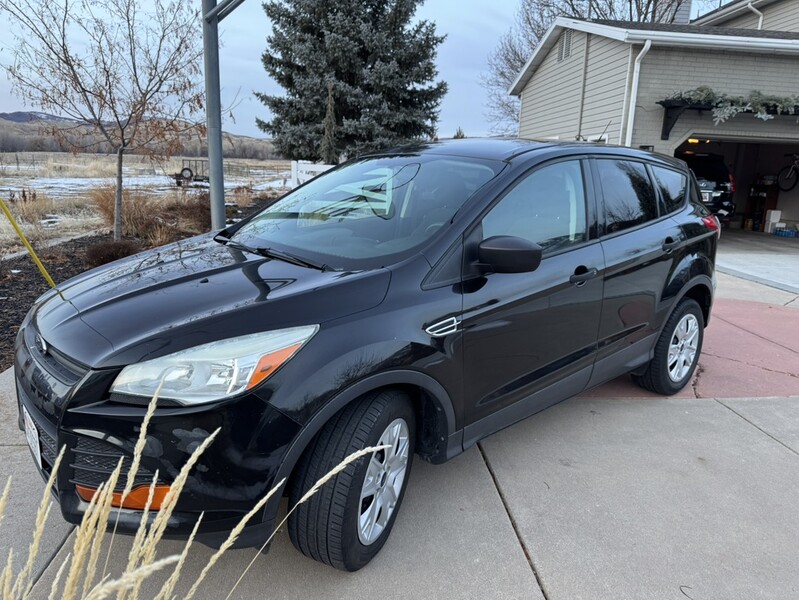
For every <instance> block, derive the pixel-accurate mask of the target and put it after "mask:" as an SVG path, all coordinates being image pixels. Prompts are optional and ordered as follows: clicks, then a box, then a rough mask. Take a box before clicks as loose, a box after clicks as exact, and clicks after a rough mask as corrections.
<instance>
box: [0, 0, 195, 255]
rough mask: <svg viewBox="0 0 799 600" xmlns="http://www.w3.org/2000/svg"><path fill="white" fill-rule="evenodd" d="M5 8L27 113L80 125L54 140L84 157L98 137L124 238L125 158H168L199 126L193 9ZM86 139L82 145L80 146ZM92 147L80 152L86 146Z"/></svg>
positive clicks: (110, 2) (155, 1)
mask: <svg viewBox="0 0 799 600" xmlns="http://www.w3.org/2000/svg"><path fill="white" fill-rule="evenodd" d="M141 4H144V3H142V2H139V1H138V0H105V1H104V2H96V1H92V0H75V1H72V0H52V1H48V0H0V12H5V13H6V14H8V16H9V17H10V18H11V20H12V22H13V23H14V26H15V27H14V30H15V31H16V47H15V50H14V54H13V63H12V64H11V65H6V66H5V68H6V70H7V72H8V74H9V78H10V80H11V82H12V86H13V90H14V91H15V92H16V93H17V94H18V95H19V96H21V97H22V98H23V99H24V100H25V101H26V102H27V103H30V104H32V105H34V106H38V107H40V108H41V109H42V110H45V111H50V112H55V113H58V114H59V115H61V116H65V117H69V118H71V119H74V126H72V127H69V126H64V124H63V123H61V124H58V125H54V126H53V134H54V135H56V136H57V137H58V138H59V139H60V140H63V141H65V142H67V145H68V147H69V148H70V149H71V150H73V151H75V152H78V151H81V150H83V149H86V148H88V147H92V146H96V145H97V137H98V136H97V133H98V132H99V134H100V136H99V137H100V138H102V139H103V140H104V141H105V142H107V143H108V144H109V145H110V146H111V147H113V148H114V151H115V152H116V155H117V174H116V175H117V177H116V180H117V181H116V200H115V208H114V238H115V239H120V238H121V236H122V164H123V158H124V155H125V153H128V152H136V153H145V154H149V155H151V156H161V157H163V156H168V155H169V154H172V153H174V152H175V151H178V150H179V149H180V146H181V137H182V136H184V135H185V134H187V133H188V132H190V131H192V130H198V128H199V129H200V130H201V129H202V125H200V124H199V123H196V122H192V117H193V116H194V115H196V113H198V112H200V111H201V110H202V107H203V92H202V87H201V86H200V83H201V82H202V77H201V74H202V70H201V66H202V44H201V39H202V38H201V36H200V33H199V32H200V27H199V15H198V12H197V10H196V7H195V6H194V5H195V4H196V3H194V2H184V1H182V0H151V1H149V2H147V3H146V5H147V8H146V9H145V8H143V7H142V6H140V5H141ZM80 132H83V133H84V135H82V136H81V135H78V136H76V135H75V134H76V133H80ZM81 139H83V140H86V143H85V144H83V145H82V144H81V142H80V140H81Z"/></svg>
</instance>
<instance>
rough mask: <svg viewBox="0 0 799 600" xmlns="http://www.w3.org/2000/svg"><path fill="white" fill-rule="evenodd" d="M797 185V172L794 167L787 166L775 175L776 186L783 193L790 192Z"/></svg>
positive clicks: (798, 176) (798, 179) (798, 181)
mask: <svg viewBox="0 0 799 600" xmlns="http://www.w3.org/2000/svg"><path fill="white" fill-rule="evenodd" d="M797 183H799V171H798V170H797V169H796V166H795V165H788V166H786V167H783V168H782V169H780V172H779V174H778V175H777V186H778V187H779V188H780V190H782V191H783V192H790V191H791V190H792V189H793V188H795V187H796V184H797Z"/></svg>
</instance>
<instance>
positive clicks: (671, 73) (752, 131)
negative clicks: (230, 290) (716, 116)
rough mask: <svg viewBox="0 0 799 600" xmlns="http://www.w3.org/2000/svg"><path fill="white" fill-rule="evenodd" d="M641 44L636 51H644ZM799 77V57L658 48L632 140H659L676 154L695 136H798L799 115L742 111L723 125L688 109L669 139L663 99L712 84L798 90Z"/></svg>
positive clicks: (643, 85)
mask: <svg viewBox="0 0 799 600" xmlns="http://www.w3.org/2000/svg"><path fill="white" fill-rule="evenodd" d="M638 49H639V47H636V49H635V52H638ZM797 81H799V61H797V60H796V58H794V57H783V56H774V55H768V54H746V53H742V52H709V51H702V52H696V51H692V50H681V49H673V48H669V49H666V48H652V50H651V51H650V52H649V54H648V55H647V56H646V58H645V59H644V61H643V63H642V67H641V80H640V85H639V90H638V101H637V103H636V111H635V126H634V131H633V141H632V145H633V146H634V147H635V146H639V145H654V146H655V149H656V150H657V151H659V152H664V153H666V154H673V152H674V150H675V148H676V147H677V146H679V145H680V143H682V142H683V141H685V140H686V139H687V138H688V137H689V136H694V135H695V136H697V137H705V136H706V137H716V138H721V137H727V138H741V137H745V138H750V139H752V140H753V141H754V140H756V139H761V140H766V141H768V140H777V139H783V140H797V141H799V125H797V119H796V117H795V116H780V117H776V118H774V119H772V120H769V121H761V120H760V119H757V118H756V117H755V116H754V115H751V114H740V115H738V116H737V117H734V118H732V119H729V120H728V121H727V122H725V123H721V124H719V125H718V126H716V125H714V124H713V115H712V114H711V113H710V112H709V111H707V112H702V113H699V112H698V111H694V110H688V111H685V112H684V113H683V114H682V116H681V117H680V118H679V120H678V121H677V124H676V125H675V126H674V129H672V131H671V135H670V136H669V139H668V140H667V141H661V140H660V131H661V125H662V121H663V108H661V107H660V106H659V105H658V104H657V101H658V100H663V99H664V98H666V97H668V96H670V95H672V94H673V93H674V92H676V91H682V90H689V89H693V88H696V87H698V86H700V85H707V86H710V87H711V88H713V89H714V90H716V91H717V92H724V93H727V94H731V95H745V94H748V93H749V92H751V91H752V90H759V91H761V92H763V93H766V94H775V95H792V94H795V93H796V82H797Z"/></svg>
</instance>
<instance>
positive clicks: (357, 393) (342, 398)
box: [262, 369, 463, 539]
mask: <svg viewBox="0 0 799 600" xmlns="http://www.w3.org/2000/svg"><path fill="white" fill-rule="evenodd" d="M391 385H415V386H417V387H420V388H422V389H423V390H425V391H426V392H427V393H428V394H430V396H431V397H432V398H433V402H434V403H435V406H436V410H438V411H441V412H442V413H443V415H444V427H441V428H440V429H441V430H440V431H437V432H436V435H437V437H438V441H439V442H440V443H441V444H442V446H443V447H442V449H441V450H440V452H439V453H438V454H436V455H434V456H432V457H430V458H429V460H430V462H432V463H434V464H439V463H442V462H445V461H446V460H449V459H450V458H452V457H453V456H455V455H457V454H460V453H461V452H462V451H463V430H462V429H461V430H456V421H455V410H454V408H453V405H452V400H451V399H450V397H449V394H448V393H447V391H446V390H445V389H444V387H443V386H442V385H441V384H440V383H439V382H438V381H436V380H435V379H433V378H432V377H430V376H429V375H426V374H424V373H421V372H419V371H411V370H405V369H403V370H394V371H387V372H384V373H377V374H375V375H370V376H369V377H366V378H364V379H361V380H360V381H358V382H357V383H355V384H353V385H351V386H350V387H348V388H346V389H345V390H343V391H341V392H340V393H339V394H337V395H336V396H335V397H334V398H333V399H332V400H331V401H330V402H328V403H327V404H325V405H324V406H323V407H322V408H321V409H320V410H319V411H318V412H317V413H316V414H314V416H313V417H311V419H310V420H309V421H308V422H307V423H306V424H305V426H304V427H303V428H302V429H301V430H300V432H299V433H298V434H297V436H296V437H295V438H294V441H293V442H292V443H291V446H289V449H288V450H287V451H286V455H285V457H284V458H283V462H282V463H281V465H280V467H279V468H278V470H277V473H276V474H275V479H274V482H275V484H277V483H278V482H279V481H280V480H282V479H284V478H285V480H286V482H288V480H289V477H290V476H291V473H292V472H293V471H294V467H295V466H296V464H297V462H298V461H299V460H300V457H301V456H302V453H303V452H304V451H305V449H306V448H307V447H308V444H310V443H311V441H312V440H313V438H314V437H315V436H316V434H317V433H319V431H320V430H321V429H322V427H324V425H325V424H326V423H327V422H328V421H329V420H330V419H331V418H332V417H333V415H335V414H336V413H337V412H338V411H340V410H341V409H343V408H344V407H345V406H347V405H348V404H349V403H350V402H353V401H354V400H357V399H358V398H360V397H361V396H363V395H364V394H367V393H369V392H371V391H373V390H376V389H379V388H382V387H387V386H391ZM284 490H285V484H284V485H283V487H282V488H281V490H280V493H276V494H275V495H274V496H273V497H272V498H271V499H270V501H269V502H267V504H266V506H265V507H264V512H263V519H262V523H263V524H264V525H265V529H266V530H268V532H269V533H271V531H272V529H273V527H274V522H275V519H276V517H277V511H278V508H279V506H280V497H281V496H282V493H283V492H284ZM262 531H263V529H262ZM269 533H267V535H269ZM262 539H266V538H265V537H264V538H262Z"/></svg>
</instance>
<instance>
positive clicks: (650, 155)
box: [372, 137, 685, 169]
mask: <svg viewBox="0 0 799 600" xmlns="http://www.w3.org/2000/svg"><path fill="white" fill-rule="evenodd" d="M558 148H560V149H563V150H567V149H569V150H579V151H583V152H586V153H587V154H615V155H619V154H622V155H624V156H629V157H630V158H642V159H645V160H649V161H654V162H661V163H666V164H669V165H671V166H672V167H677V168H680V169H684V168H685V163H684V162H683V161H681V160H679V159H676V158H673V157H671V156H667V155H665V154H659V153H655V152H647V151H644V150H638V149H635V148H628V147H627V146H613V145H609V144H596V143H590V142H565V141H556V140H532V139H524V138H511V137H490V138H465V139H458V140H456V139H450V140H438V141H434V142H423V143H418V144H410V145H406V146H399V147H396V148H392V149H391V150H384V151H382V152H375V153H373V154H372V156H375V155H377V156H380V155H389V154H398V153H401V154H407V153H423V154H438V155H442V156H462V157H467V158H483V159H488V160H502V161H509V160H511V159H513V158H516V157H517V156H521V155H523V154H529V153H532V152H538V151H543V150H555V149H558Z"/></svg>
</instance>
